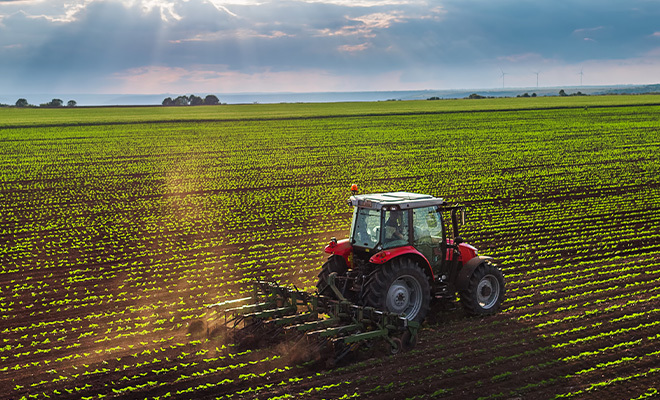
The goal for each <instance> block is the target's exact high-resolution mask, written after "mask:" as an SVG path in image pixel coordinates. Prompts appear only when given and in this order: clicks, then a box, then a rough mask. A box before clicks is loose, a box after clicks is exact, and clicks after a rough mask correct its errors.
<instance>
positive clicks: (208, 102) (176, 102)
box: [162, 94, 220, 106]
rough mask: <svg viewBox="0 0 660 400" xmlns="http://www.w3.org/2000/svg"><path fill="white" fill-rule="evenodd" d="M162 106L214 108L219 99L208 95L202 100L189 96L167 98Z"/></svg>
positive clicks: (192, 95)
mask: <svg viewBox="0 0 660 400" xmlns="http://www.w3.org/2000/svg"><path fill="white" fill-rule="evenodd" d="M162 104H163V105H164V106H203V105H204V106H215V105H218V104H220V99H218V96H216V95H214V94H210V95H208V96H206V97H205V98H203V99H202V98H201V97H199V96H195V95H194V94H191V95H190V96H179V97H177V98H175V99H172V98H171V97H167V98H165V99H164V100H163V103H162Z"/></svg>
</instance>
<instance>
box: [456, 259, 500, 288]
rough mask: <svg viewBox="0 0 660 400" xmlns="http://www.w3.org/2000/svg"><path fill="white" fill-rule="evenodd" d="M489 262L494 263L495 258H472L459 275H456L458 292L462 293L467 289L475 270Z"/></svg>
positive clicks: (460, 270)
mask: <svg viewBox="0 0 660 400" xmlns="http://www.w3.org/2000/svg"><path fill="white" fill-rule="evenodd" d="M488 261H493V257H488V256H476V257H472V258H471V259H470V260H469V261H468V262H466V263H465V264H463V267H462V268H460V269H459V270H458V274H457V275H456V282H455V283H454V286H455V287H456V290H458V291H459V292H460V291H461V290H465V289H467V287H468V284H469V283H470V278H471V277H472V274H473V273H474V270H475V269H477V267H478V266H480V265H481V264H483V263H486V262H488Z"/></svg>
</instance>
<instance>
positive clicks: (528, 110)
mask: <svg viewBox="0 0 660 400" xmlns="http://www.w3.org/2000/svg"><path fill="white" fill-rule="evenodd" d="M658 154H660V97H654V96H631V97H626V96H612V97H581V98H536V99H486V100H456V101H418V102H382V103H352V104H350V103H344V104H325V105H323V104H277V105H240V106H239V105H236V106H215V107H189V108H160V107H158V108H107V109H105V108H103V109H97V108H88V109H85V108H80V109H66V110H65V109H62V110H52V109H51V110H43V109H26V110H19V109H0V265H1V269H0V333H1V335H0V388H2V389H3V390H2V392H0V398H7V399H111V398H126V399H138V398H139V399H168V398H170V399H252V398H258V399H286V398H303V399H307V398H309V399H322V398H327V399H348V398H374V399H376V398H377V399H425V398H447V399H477V398H480V399H514V398H516V399H522V398H530V399H552V398H561V399H564V398H599V399H643V398H657V397H659V396H660V393H659V391H660V383H658V382H660V157H659V156H658ZM352 183H356V184H358V185H359V187H360V191H361V192H362V193H367V192H383V191H397V190H405V191H411V192H420V193H428V194H432V195H435V196H438V197H444V198H445V199H447V200H448V201H451V202H460V203H463V204H465V205H467V207H468V223H467V224H466V225H465V227H464V229H463V235H462V236H463V237H464V238H465V239H466V241H467V242H469V243H471V244H473V245H475V246H476V247H477V248H479V249H480V254H484V255H491V256H493V257H495V258H496V260H497V261H498V263H499V264H500V265H501V266H502V268H503V271H504V274H505V277H506V280H507V293H506V296H507V298H506V301H505V303H504V309H503V311H502V312H501V313H499V314H497V315H495V316H491V317H485V318H468V317H466V316H465V314H464V312H463V311H462V310H461V308H460V307H458V308H456V309H452V308H447V307H442V305H436V306H434V308H433V309H432V311H431V313H430V314H429V315H430V316H429V317H428V318H427V321H426V323H425V324H424V326H423V329H422V330H421V332H420V338H419V342H418V344H417V347H416V348H415V349H413V350H412V351H410V352H406V353H401V354H397V355H395V356H382V355H381V356H377V357H368V356H365V357H361V358H359V359H357V360H354V361H353V362H351V363H348V364H345V365H341V366H338V367H335V368H328V367H325V366H320V365H318V363H298V362H295V361H294V360H293V359H292V358H291V357H289V355H288V354H287V351H286V349H285V347H284V346H279V345H274V346H267V347H262V348H254V349H239V348H237V347H236V346H234V345H233V344H232V343H230V342H226V341H223V340H221V339H220V338H215V337H209V336H208V335H207V328H208V322H207V320H208V317H209V314H210V311H209V308H208V307H207V305H209V304H213V303H217V302H220V301H225V300H229V299H234V298H239V297H244V296H245V295H246V293H248V292H250V290H251V284H250V283H251V282H252V281H253V280H255V279H258V278H267V279H269V280H274V281H278V282H280V283H282V284H287V285H296V286H297V287H298V288H301V289H305V290H309V291H313V290H314V288H315V284H316V279H317V273H318V271H319V269H320V266H321V264H322V263H323V262H324V259H325V257H324V253H323V251H322V250H323V246H324V245H325V244H326V243H327V242H328V240H329V239H330V237H332V236H336V237H338V238H342V237H345V236H347V234H348V230H349V222H350V219H351V209H350V208H349V207H348V206H346V202H345V200H346V199H347V197H348V196H349V194H350V192H349V187H350V185H351V184H352Z"/></svg>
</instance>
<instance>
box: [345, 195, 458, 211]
mask: <svg viewBox="0 0 660 400" xmlns="http://www.w3.org/2000/svg"><path fill="white" fill-rule="evenodd" d="M348 204H349V205H352V206H354V207H362V208H372V209H375V210H380V209H381V208H387V207H390V206H396V208H397V209H406V208H419V207H430V206H440V205H444V204H446V203H445V201H444V199H442V198H439V197H433V196H431V195H428V194H418V193H408V192H390V193H372V194H360V195H354V196H351V197H350V199H349V201H348ZM393 209H394V208H393Z"/></svg>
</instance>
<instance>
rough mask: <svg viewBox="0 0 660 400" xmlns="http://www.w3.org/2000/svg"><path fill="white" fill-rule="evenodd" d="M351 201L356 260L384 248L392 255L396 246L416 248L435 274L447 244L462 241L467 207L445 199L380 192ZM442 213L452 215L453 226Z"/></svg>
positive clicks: (445, 256)
mask: <svg viewBox="0 0 660 400" xmlns="http://www.w3.org/2000/svg"><path fill="white" fill-rule="evenodd" d="M349 204H350V205H351V206H353V207H354V208H353V222H352V225H351V231H350V234H349V243H350V244H351V246H352V248H353V257H354V259H357V260H362V261H369V260H370V259H371V258H372V257H373V255H374V254H378V253H381V252H383V251H386V252H387V251H388V250H389V253H390V254H391V253H392V250H395V249H402V248H403V251H405V250H406V249H408V250H411V251H413V250H414V251H415V253H418V254H419V255H421V256H423V258H424V259H425V260H424V261H425V263H424V264H428V266H429V268H430V272H432V275H436V274H438V273H441V272H442V270H443V269H445V268H443V264H444V263H446V261H447V247H448V246H450V247H451V246H453V245H459V244H460V242H462V240H461V238H460V237H458V227H459V225H460V224H462V223H464V220H465V211H464V208H463V207H461V206H449V205H448V204H447V203H446V202H445V201H444V199H442V198H436V197H433V196H430V195H426V194H417V193H408V192H393V193H377V194H367V195H353V196H351V198H350V199H349ZM443 214H447V216H450V218H451V221H452V223H451V225H450V226H445V223H444V221H445V218H444V217H445V216H443ZM465 246H467V245H465ZM469 247H471V246H469ZM475 250H476V249H475ZM475 255H476V254H475ZM380 258H382V256H381V257H380ZM420 261H422V260H420ZM372 262H373V260H372Z"/></svg>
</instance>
